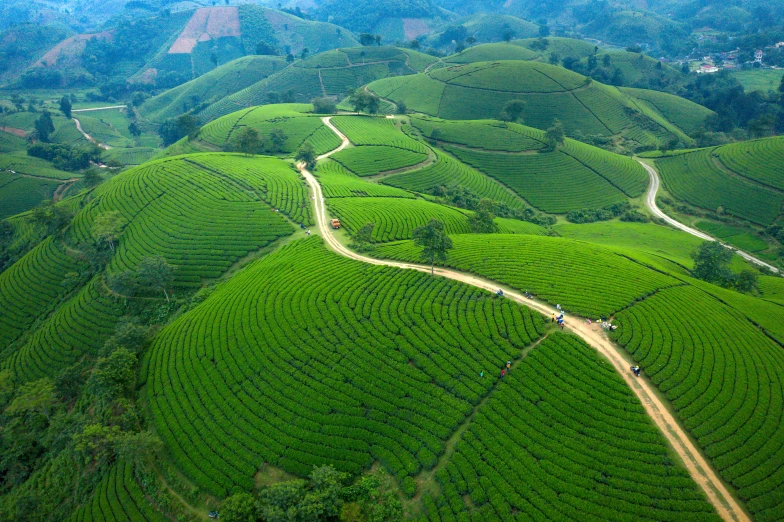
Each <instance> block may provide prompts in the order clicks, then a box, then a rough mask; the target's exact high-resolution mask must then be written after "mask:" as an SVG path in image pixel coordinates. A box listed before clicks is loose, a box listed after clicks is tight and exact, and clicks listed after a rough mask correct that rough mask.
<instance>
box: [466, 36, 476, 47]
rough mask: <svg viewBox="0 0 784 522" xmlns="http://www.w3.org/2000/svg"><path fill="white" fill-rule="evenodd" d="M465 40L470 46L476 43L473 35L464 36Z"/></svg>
mask: <svg viewBox="0 0 784 522" xmlns="http://www.w3.org/2000/svg"><path fill="white" fill-rule="evenodd" d="M465 42H466V43H467V44H468V45H469V47H470V46H472V45H474V44H475V43H476V38H474V37H473V36H469V37H468V38H466V40H465Z"/></svg>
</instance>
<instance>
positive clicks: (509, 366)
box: [506, 361, 512, 370]
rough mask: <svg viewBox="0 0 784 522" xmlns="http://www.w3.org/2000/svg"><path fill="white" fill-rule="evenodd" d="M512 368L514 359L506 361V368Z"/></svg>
mask: <svg viewBox="0 0 784 522" xmlns="http://www.w3.org/2000/svg"><path fill="white" fill-rule="evenodd" d="M511 368H512V361H506V369H507V370H509V369H511Z"/></svg>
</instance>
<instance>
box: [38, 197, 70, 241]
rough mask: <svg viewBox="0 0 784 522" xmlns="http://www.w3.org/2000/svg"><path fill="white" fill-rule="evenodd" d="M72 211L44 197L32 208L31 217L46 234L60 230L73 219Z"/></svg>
mask: <svg viewBox="0 0 784 522" xmlns="http://www.w3.org/2000/svg"><path fill="white" fill-rule="evenodd" d="M73 216H74V213H73V211H72V210H71V209H69V208H68V207H65V206H63V205H57V204H56V203H55V202H54V201H53V200H51V199H45V200H44V201H42V202H41V203H39V204H38V206H36V207H35V208H33V213H32V218H33V223H35V224H36V226H40V227H43V228H44V230H45V233H46V235H48V236H49V235H52V234H56V233H58V232H60V231H61V230H62V229H63V228H64V227H65V226H66V225H68V223H70V222H71V219H73Z"/></svg>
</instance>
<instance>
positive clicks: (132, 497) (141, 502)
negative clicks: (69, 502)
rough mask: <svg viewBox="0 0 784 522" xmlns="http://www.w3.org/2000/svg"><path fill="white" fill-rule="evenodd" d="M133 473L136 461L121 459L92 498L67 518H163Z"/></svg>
mask: <svg viewBox="0 0 784 522" xmlns="http://www.w3.org/2000/svg"><path fill="white" fill-rule="evenodd" d="M165 520H167V518H166V517H164V516H163V515H162V514H161V513H159V512H158V511H156V510H155V509H154V508H153V507H152V505H151V504H150V503H149V502H148V501H147V499H146V498H145V496H144V492H143V491H142V489H141V487H139V484H138V483H137V482H136V479H135V478H134V476H133V465H132V464H129V463H127V462H124V461H119V462H118V463H117V464H116V465H115V466H114V467H112V469H111V471H110V472H109V473H108V474H107V475H106V476H105V477H104V478H103V480H101V482H100V483H99V484H98V487H97V488H96V490H95V493H94V494H93V496H92V499H91V500H90V502H89V503H88V504H85V505H84V506H82V507H81V508H80V509H79V510H77V511H76V513H74V514H73V515H72V516H71V517H70V518H69V519H68V522H114V521H116V522H128V521H133V522H164V521H165Z"/></svg>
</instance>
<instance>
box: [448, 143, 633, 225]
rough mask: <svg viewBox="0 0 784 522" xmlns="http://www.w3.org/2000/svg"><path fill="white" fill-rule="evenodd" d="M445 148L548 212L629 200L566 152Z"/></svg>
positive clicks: (563, 211) (596, 206)
mask: <svg viewBox="0 0 784 522" xmlns="http://www.w3.org/2000/svg"><path fill="white" fill-rule="evenodd" d="M445 149H446V150H447V151H449V152H450V153H452V154H454V155H455V156H457V157H458V158H459V159H460V160H461V161H463V162H465V163H468V164H469V165H471V166H472V167H474V168H476V169H477V170H479V171H481V172H484V173H486V174H488V175H489V176H491V177H493V178H494V179H496V180H498V181H499V182H501V183H503V184H504V185H506V186H507V187H509V188H510V189H512V190H514V191H515V192H516V193H517V194H518V195H519V196H520V197H521V198H524V199H525V200H526V201H528V202H529V203H530V204H531V205H533V206H534V207H536V208H538V209H539V210H542V211H545V212H552V213H565V212H569V211H570V210H579V209H582V208H602V207H605V206H607V205H612V204H614V203H621V202H623V201H626V197H625V195H624V194H623V192H621V191H620V190H619V189H618V188H616V187H615V186H613V185H612V184H611V183H610V182H609V181H608V180H607V179H605V178H604V177H602V176H600V175H599V174H597V173H596V172H595V171H593V170H591V169H590V168H588V167H586V166H585V165H584V164H583V163H581V162H580V161H577V160H576V159H575V158H574V157H572V156H570V155H568V154H566V153H564V152H562V151H556V152H547V153H541V154H529V155H514V154H503V153H488V152H478V151H473V150H468V149H463V148H458V147H449V146H446V147H445Z"/></svg>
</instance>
